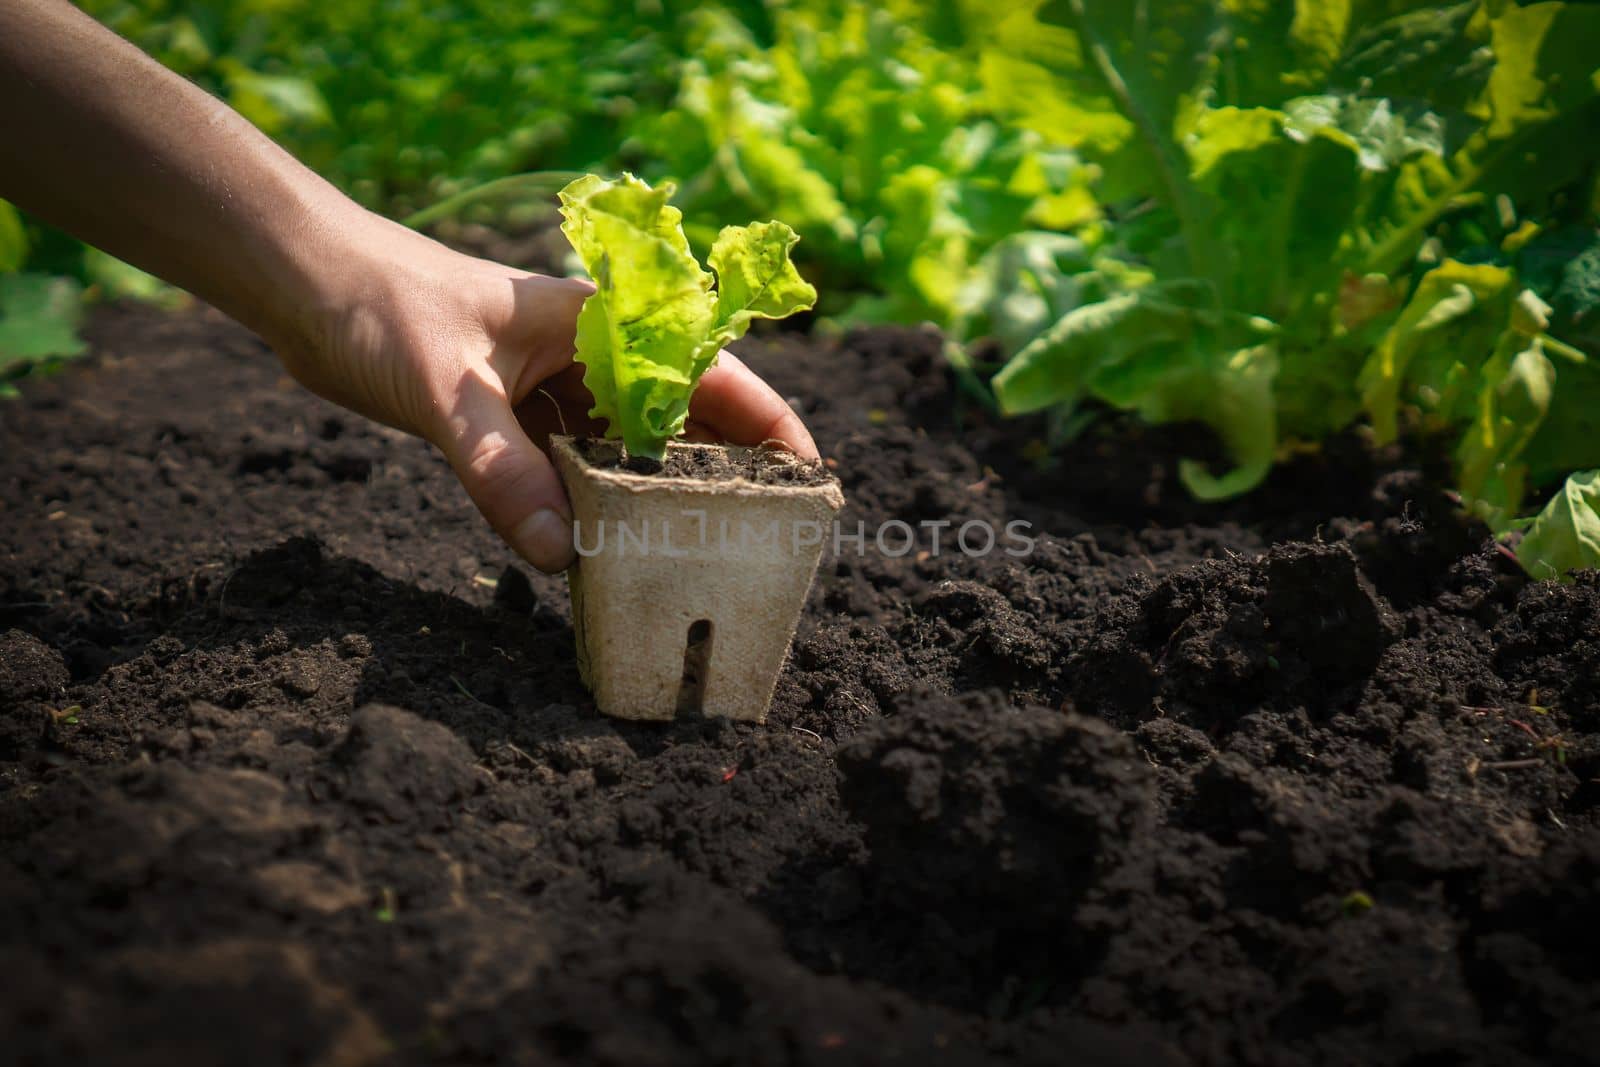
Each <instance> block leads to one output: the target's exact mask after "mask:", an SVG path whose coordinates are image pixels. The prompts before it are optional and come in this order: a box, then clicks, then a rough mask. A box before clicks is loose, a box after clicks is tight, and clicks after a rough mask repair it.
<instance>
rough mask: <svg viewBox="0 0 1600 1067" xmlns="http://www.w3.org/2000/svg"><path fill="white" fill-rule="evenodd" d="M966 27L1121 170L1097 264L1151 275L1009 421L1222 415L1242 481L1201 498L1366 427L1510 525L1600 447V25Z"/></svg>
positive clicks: (1006, 94) (1048, 330)
mask: <svg viewBox="0 0 1600 1067" xmlns="http://www.w3.org/2000/svg"><path fill="white" fill-rule="evenodd" d="M963 11H964V14H965V16H966V23H965V28H966V31H967V32H968V33H969V34H970V35H973V39H974V40H976V41H977V42H978V43H977V44H976V46H975V47H976V48H977V50H978V53H979V60H978V62H979V65H980V68H981V69H982V71H983V76H984V79H985V84H986V88H987V91H988V93H989V97H990V99H991V101H992V102H993V104H994V106H995V107H996V108H997V109H998V110H1000V111H1001V112H1002V113H1003V114H1006V115H1008V116H1009V117H1010V118H1011V120H1012V121H1014V122H1016V123H1018V124H1020V125H1022V126H1024V127H1027V128H1030V129H1033V130H1034V131H1036V132H1039V133H1041V134H1042V135H1044V136H1045V137H1046V139H1047V140H1048V141H1049V142H1051V143H1056V144H1063V145H1066V146H1068V147H1071V148H1072V149H1074V150H1075V151H1076V152H1077V154H1078V155H1079V157H1080V158H1081V159H1082V160H1084V161H1085V162H1086V163H1088V164H1090V165H1093V166H1096V167H1098V168H1100V169H1101V171H1102V173H1103V177H1102V178H1101V180H1100V181H1099V183H1098V184H1097V185H1096V186H1095V187H1094V188H1095V191H1096V193H1097V194H1098V195H1099V196H1100V197H1101V198H1102V200H1103V201H1104V202H1105V204H1106V208H1107V212H1108V215H1109V217H1110V219H1111V220H1113V222H1114V223H1117V224H1115V225H1113V226H1112V227H1111V228H1110V229H1109V231H1108V238H1107V240H1106V241H1105V242H1104V243H1103V244H1102V245H1101V248H1100V250H1099V259H1100V261H1101V262H1102V263H1105V262H1106V261H1109V260H1117V259H1120V260H1122V261H1123V262H1125V263H1126V264H1128V265H1129V266H1131V267H1135V268H1138V269H1143V270H1146V271H1148V272H1149V274H1150V276H1151V278H1152V279H1153V280H1152V281H1150V282H1149V283H1148V284H1146V285H1144V286H1143V287H1141V288H1135V289H1133V290H1132V291H1131V292H1129V291H1124V290H1123V289H1121V288H1119V287H1117V286H1109V285H1107V286H1101V287H1100V294H1101V295H1100V296H1099V299H1100V301H1101V302H1100V303H1096V304H1087V305H1084V306H1080V307H1078V308H1076V309H1072V310H1068V311H1066V312H1064V313H1063V314H1062V316H1061V317H1059V318H1058V319H1056V320H1055V321H1054V322H1053V323H1050V324H1047V325H1044V326H1042V327H1041V328H1040V329H1039V331H1038V332H1037V333H1036V334H1035V336H1033V337H1032V338H1031V339H1028V340H1026V341H1024V342H1022V343H1020V344H1018V345H1016V347H1015V348H1014V349H1013V351H1014V352H1015V355H1014V356H1013V358H1012V362H1011V363H1010V364H1009V365H1008V366H1006V367H1005V369H1003V370H1002V371H1001V372H1000V374H999V375H997V376H996V377H995V379H994V381H993V387H994V390H995V393H996V396H997V398H998V400H999V402H1000V405H1001V407H1002V409H1004V410H1012V411H1025V410H1033V409H1035V408H1037V407H1040V406H1043V405H1054V404H1067V405H1079V404H1081V403H1082V402H1083V401H1084V400H1086V399H1094V400H1098V401H1100V402H1102V403H1105V404H1109V405H1112V406H1114V407H1118V408H1123V409H1126V410H1131V411H1135V412H1137V413H1139V414H1140V415H1141V416H1143V417H1144V418H1146V419H1150V420H1152V421H1170V420H1177V419H1182V420H1198V421H1201V422H1205V423H1207V424H1208V425H1210V426H1211V427H1212V428H1213V429H1214V430H1215V431H1216V433H1217V435H1218V437H1219V438H1220V439H1221V441H1222V442H1223V444H1224V445H1225V446H1226V447H1227V449H1228V451H1229V453H1230V455H1231V456H1232V458H1233V461H1234V466H1233V468H1232V469H1231V470H1229V471H1226V472H1223V473H1221V474H1217V473H1215V472H1211V471H1208V470H1205V469H1202V468H1201V467H1200V466H1199V465H1197V464H1192V463H1191V464H1188V465H1186V466H1185V469H1184V472H1183V473H1184V479H1185V481H1186V482H1187V483H1188V485H1189V487H1190V488H1191V489H1192V490H1193V491H1194V492H1196V493H1197V494H1198V495H1201V496H1204V497H1214V496H1218V495H1225V494H1230V493H1235V492H1240V491H1243V490H1246V489H1249V488H1250V487H1252V486H1253V485H1255V484H1256V483H1258V482H1259V481H1260V479H1261V478H1262V477H1264V476H1265V474H1266V472H1267V470H1268V469H1269V467H1270V465H1271V462H1272V459H1273V457H1274V455H1275V454H1276V453H1277V452H1278V451H1279V450H1280V448H1281V447H1282V446H1283V443H1284V442H1286V441H1288V440H1290V439H1307V440H1316V439H1318V438H1320V437H1322V436H1324V435H1326V434H1328V433H1330V432H1332V431H1334V430H1337V429H1340V428H1341V427H1343V426H1345V425H1347V424H1348V423H1350V422H1351V421H1352V420H1354V419H1355V418H1357V417H1358V416H1360V415H1362V414H1365V415H1367V416H1369V417H1370V418H1371V420H1372V423H1373V427H1374V429H1375V431H1376V434H1377V436H1378V438H1379V440H1392V439H1394V438H1395V437H1396V436H1397V435H1398V434H1399V433H1400V432H1401V430H1402V429H1403V428H1417V429H1421V430H1423V431H1426V432H1433V433H1446V434H1454V435H1456V436H1457V439H1458V443H1457V447H1456V450H1455V456H1456V461H1457V477H1458V479H1459V482H1458V484H1459V486H1460V488H1461V491H1462V495H1463V497H1464V499H1465V500H1466V502H1467V503H1468V505H1469V506H1470V507H1471V508H1472V509H1473V510H1474V511H1476V512H1477V513H1478V514H1479V515H1481V516H1482V517H1484V518H1485V519H1486V520H1488V521H1489V522H1490V524H1491V525H1492V526H1493V527H1494V528H1496V529H1498V530H1511V529H1513V528H1515V526H1516V525H1517V524H1518V523H1517V515H1518V514H1519V512H1520V509H1521V508H1522V506H1523V503H1524V498H1525V496H1526V494H1527V492H1528V490H1529V489H1530V487H1531V486H1533V485H1535V484H1537V483H1539V482H1540V481H1542V480H1544V479H1547V478H1549V477H1550V476H1551V475H1556V476H1560V475H1564V474H1565V473H1566V472H1568V471H1570V470H1572V469H1573V466H1574V464H1575V463H1576V462H1577V461H1578V460H1580V459H1581V458H1583V457H1589V456H1593V454H1594V450H1595V446H1594V444H1593V441H1594V433H1593V431H1594V429H1595V427H1594V426H1593V425H1592V422H1593V418H1594V417H1593V416H1591V415H1589V414H1588V413H1589V412H1590V411H1592V410H1594V409H1593V403H1592V402H1593V401H1594V400H1596V399H1600V394H1597V393H1596V392H1595V389H1594V377H1595V375H1594V373H1593V369H1592V368H1591V367H1589V366H1588V365H1587V364H1586V362H1585V359H1586V357H1585V355H1584V352H1583V351H1582V350H1581V348H1580V347H1579V346H1578V345H1576V344H1574V343H1573V342H1580V343H1586V344H1592V343H1593V338H1592V336H1590V335H1589V334H1588V332H1587V331H1586V330H1585V324H1586V323H1590V324H1592V323H1593V321H1594V320H1593V318H1592V315H1593V312H1592V309H1593V307H1594V303H1595V300H1594V294H1595V291H1596V290H1595V287H1594V285H1593V283H1592V279H1593V278H1594V277H1595V276H1596V275H1595V273H1594V272H1595V269H1596V268H1595V267H1594V266H1593V265H1592V264H1591V263H1590V262H1589V261H1587V260H1585V258H1584V256H1585V255H1586V254H1587V251H1586V249H1587V248H1588V247H1589V246H1588V244H1587V242H1586V241H1582V240H1580V241H1579V242H1578V246H1579V247H1578V248H1571V247H1570V244H1571V242H1572V241H1573V237H1572V235H1573V233H1574V232H1577V233H1586V234H1589V235H1591V236H1592V234H1593V232H1594V231H1593V220H1592V217H1590V213H1589V211H1588V205H1586V204H1584V203H1582V201H1581V198H1580V197H1577V196H1574V194H1573V190H1574V189H1579V188H1582V187H1584V184H1585V182H1587V181H1592V178H1593V169H1594V165H1595V162H1596V158H1597V153H1596V152H1595V149H1594V146H1593V138H1592V137H1591V136H1587V135H1585V134H1583V133H1581V132H1580V131H1583V130H1592V129H1593V128H1595V126H1596V124H1597V123H1600V72H1597V59H1596V56H1597V54H1600V53H1597V52H1596V50H1595V45H1596V42H1600V8H1596V7H1594V6H1592V5H1582V4H1573V3H1565V4H1564V3H1534V4H1528V5H1516V4H1511V3H1506V2H1497V0H1482V2H1478V0H1468V2H1465V3H1459V4H1450V5H1440V4H1420V3H1407V2H1393V3H1362V2H1349V3H1344V2H1336V3H1325V2H1321V0H1296V2H1294V3H1284V4H1246V3H1236V2H1225V0H1181V2H1179V3H1174V4H1163V5H1161V12H1160V17H1159V18H1155V17H1151V13H1150V11H1149V10H1148V9H1147V5H1143V4H1124V3H1116V2H1112V0H1055V2H1039V0H1016V2H1013V3H1009V4H1002V5H1000V9H999V10H998V11H996V10H995V8H993V7H992V6H986V7H985V8H983V9H981V10H980V9H979V8H977V7H976V6H974V7H973V8H971V9H965V8H964V9H963ZM983 11H988V12H990V13H991V14H992V15H994V16H995V17H993V18H991V19H989V20H988V22H987V23H985V21H984V19H983V17H982V12H983ZM1563 217H1565V218H1566V219H1567V220H1569V221H1568V222H1567V223H1566V225H1565V227H1564V228H1563V226H1562V225H1561V224H1560V221H1561V220H1562V219H1563ZM1135 219H1137V221H1134V220H1135ZM1544 219H1549V220H1550V222H1549V223H1546V222H1544V221H1543V220H1544ZM1119 220H1124V221H1120V222H1119ZM1536 220H1538V221H1536ZM1551 223H1555V224H1556V225H1554V226H1551ZM1574 227H1575V230H1574ZM1547 229H1548V230H1549V231H1550V233H1551V234H1552V235H1554V234H1561V235H1563V236H1562V237H1561V240H1562V241H1564V242H1568V246H1567V247H1566V248H1563V249H1558V248H1557V242H1556V240H1555V238H1554V237H1551V238H1549V239H1547V238H1546V237H1545V236H1544V234H1545V232H1546V230H1547ZM1552 252H1555V253H1556V254H1554V255H1552V254H1551V253H1552ZM1562 253H1565V254H1562ZM1452 254H1453V258H1452ZM1593 262H1594V263H1600V255H1597V256H1596V257H1595V259H1594V261H1593ZM1523 273H1527V274H1528V277H1527V279H1526V280H1523V279H1522V277H1521V275H1522V274H1523ZM1078 291H1079V292H1083V293H1092V292H1093V291H1094V287H1092V286H1082V285H1079V287H1078ZM1174 294H1182V297H1181V299H1174ZM1590 328H1591V329H1592V325H1591V326H1590ZM1562 338H1566V340H1563V339H1562ZM1590 462H1591V463H1592V462H1595V461H1594V460H1591V461H1590Z"/></svg>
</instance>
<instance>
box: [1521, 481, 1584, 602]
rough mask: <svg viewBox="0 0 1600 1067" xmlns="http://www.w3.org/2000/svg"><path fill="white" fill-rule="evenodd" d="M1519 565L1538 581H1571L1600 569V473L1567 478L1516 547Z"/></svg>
mask: <svg viewBox="0 0 1600 1067" xmlns="http://www.w3.org/2000/svg"><path fill="white" fill-rule="evenodd" d="M1517 562H1518V563H1521V564H1522V568H1523V570H1525V571H1527V572H1528V573H1529V574H1531V575H1533V577H1535V578H1544V579H1551V578H1553V579H1556V580H1557V581H1563V582H1566V581H1571V580H1572V579H1571V576H1570V575H1571V572H1572V571H1575V570H1580V569H1582V568H1586V567H1588V568H1596V567H1600V470H1592V471H1584V472H1582V473H1580V474H1574V475H1572V476H1571V477H1570V478H1568V479H1567V481H1566V484H1565V485H1563V486H1562V487H1561V489H1560V491H1559V492H1557V493H1556V495H1555V496H1554V497H1552V498H1551V499H1550V502H1549V503H1548V504H1546V505H1545V506H1544V510H1543V511H1541V512H1539V516H1538V518H1536V519H1534V520H1533V525H1532V526H1530V527H1528V532H1527V533H1526V534H1525V535H1524V536H1523V538H1522V543H1521V544H1519V545H1518V546H1517Z"/></svg>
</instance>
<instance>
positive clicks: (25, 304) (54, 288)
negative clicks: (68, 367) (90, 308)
mask: <svg viewBox="0 0 1600 1067" xmlns="http://www.w3.org/2000/svg"><path fill="white" fill-rule="evenodd" d="M81 296H82V288H81V287H80V286H79V285H78V283H77V282H75V281H72V280H71V279H70V278H52V277H50V276H48V275H43V274H3V275H0V375H3V376H9V374H10V373H14V372H15V371H16V370H17V369H18V368H20V367H22V366H25V365H27V364H32V363H36V362H39V361H41V360H45V359H50V358H63V359H65V358H70V357H72V356H78V355H82V354H83V353H84V352H85V351H86V350H87V346H85V345H84V343H83V341H82V340H80V339H79V337H78V333H77V330H78V324H79V323H80V322H81V321H82V318H83V305H82V300H81Z"/></svg>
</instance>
